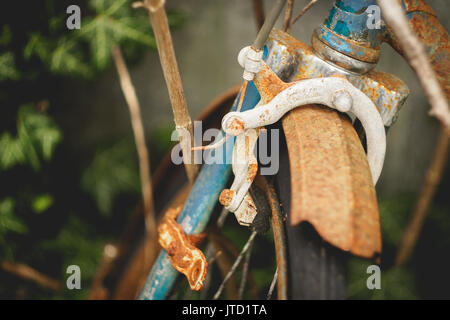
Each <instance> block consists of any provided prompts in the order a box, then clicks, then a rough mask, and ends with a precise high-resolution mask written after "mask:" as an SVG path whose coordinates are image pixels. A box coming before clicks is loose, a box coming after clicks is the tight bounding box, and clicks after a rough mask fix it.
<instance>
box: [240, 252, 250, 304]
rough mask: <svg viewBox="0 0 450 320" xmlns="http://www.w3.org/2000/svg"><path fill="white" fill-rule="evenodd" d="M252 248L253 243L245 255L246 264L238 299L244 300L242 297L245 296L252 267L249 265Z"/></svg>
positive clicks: (243, 269)
mask: <svg viewBox="0 0 450 320" xmlns="http://www.w3.org/2000/svg"><path fill="white" fill-rule="evenodd" d="M252 248H253V245H250V247H249V248H248V251H247V253H246V255H245V260H244V266H243V267H242V278H241V284H240V285H239V292H238V300H242V298H243V297H244V290H245V285H246V284H247V278H248V271H249V269H250V268H249V266H250V258H251V256H252Z"/></svg>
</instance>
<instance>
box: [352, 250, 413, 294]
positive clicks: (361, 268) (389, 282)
mask: <svg viewBox="0 0 450 320" xmlns="http://www.w3.org/2000/svg"><path fill="white" fill-rule="evenodd" d="M372 264H373V262H371V261H368V260H363V259H358V258H351V259H350V262H349V267H348V270H349V271H348V274H349V279H348V287H347V297H348V298H356V299H372V300H381V299H393V300H396V299H417V295H416V288H415V286H414V276H413V273H412V271H411V270H409V269H407V268H398V267H393V268H390V269H387V270H383V268H381V289H373V290H370V289H368V288H367V279H368V277H369V276H370V275H371V274H370V273H367V267H368V266H369V265H372Z"/></svg>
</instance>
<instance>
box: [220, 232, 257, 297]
mask: <svg viewBox="0 0 450 320" xmlns="http://www.w3.org/2000/svg"><path fill="white" fill-rule="evenodd" d="M255 237H256V232H255V231H253V232H252V234H251V235H250V237H249V238H248V240H247V243H246V244H245V245H244V248H242V251H241V253H240V254H239V256H238V257H237V259H236V260H235V261H234V263H233V266H232V267H231V269H230V271H229V272H228V274H227V275H226V276H225V278H224V279H223V280H222V283H221V284H220V286H219V289H218V290H217V292H216V294H215V295H214V297H213V299H214V300H217V299H219V297H220V295H221V294H222V291H223V288H224V287H225V284H226V283H227V281H228V279H230V278H231V276H232V275H233V274H234V272H235V271H236V269H237V267H238V266H239V264H240V263H241V261H242V258H243V257H244V255H245V253H246V252H247V250H248V249H249V247H250V246H251V244H252V243H253V240H255Z"/></svg>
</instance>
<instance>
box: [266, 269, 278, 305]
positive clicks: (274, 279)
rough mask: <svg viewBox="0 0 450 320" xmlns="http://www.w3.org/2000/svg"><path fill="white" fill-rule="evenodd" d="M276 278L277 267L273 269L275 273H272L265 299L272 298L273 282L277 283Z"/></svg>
mask: <svg viewBox="0 0 450 320" xmlns="http://www.w3.org/2000/svg"><path fill="white" fill-rule="evenodd" d="M277 278H278V268H277V269H276V270H275V273H274V274H273V279H272V282H271V283H270V288H269V292H267V296H266V299H267V300H270V298H272V294H273V291H274V289H275V284H276V283H277Z"/></svg>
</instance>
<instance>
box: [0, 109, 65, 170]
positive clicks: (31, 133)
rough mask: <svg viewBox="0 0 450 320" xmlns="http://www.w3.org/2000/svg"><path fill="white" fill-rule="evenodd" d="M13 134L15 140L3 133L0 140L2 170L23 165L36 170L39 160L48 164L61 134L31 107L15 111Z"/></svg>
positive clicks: (49, 119) (60, 138)
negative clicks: (15, 134)
mask: <svg viewBox="0 0 450 320" xmlns="http://www.w3.org/2000/svg"><path fill="white" fill-rule="evenodd" d="M17 132H18V136H17V137H12V135H11V134H10V133H9V132H5V133H3V134H2V136H1V138H0V168H2V169H4V170H6V169H9V168H11V167H13V166H14V165H17V164H24V163H28V164H30V165H31V166H32V167H33V168H34V169H35V170H39V169H40V167H41V158H42V159H43V160H45V161H48V160H50V158H51V156H52V154H53V151H54V149H55V148H56V146H57V145H58V144H59V142H61V140H62V134H61V131H60V129H59V128H58V127H57V126H56V124H55V123H54V122H53V120H52V119H51V118H50V117H49V116H47V115H46V114H44V113H39V112H37V111H36V109H35V108H34V107H33V106H32V105H23V106H21V107H20V108H19V113H18V116H17Z"/></svg>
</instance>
